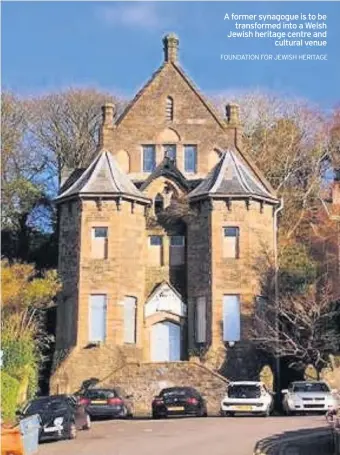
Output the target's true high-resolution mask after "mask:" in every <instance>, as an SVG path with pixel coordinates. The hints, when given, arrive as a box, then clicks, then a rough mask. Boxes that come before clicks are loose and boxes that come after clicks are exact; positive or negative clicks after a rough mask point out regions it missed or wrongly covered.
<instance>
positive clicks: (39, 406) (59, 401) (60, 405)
mask: <svg viewBox="0 0 340 455" xmlns="http://www.w3.org/2000/svg"><path fill="white" fill-rule="evenodd" d="M67 405H68V403H67V400H66V399H65V398H56V399H51V398H40V399H37V400H33V401H31V402H30V403H28V405H27V407H26V408H25V409H24V414H34V413H36V412H37V413H39V412H46V411H58V410H61V409H65V408H67Z"/></svg>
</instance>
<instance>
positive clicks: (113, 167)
mask: <svg viewBox="0 0 340 455" xmlns="http://www.w3.org/2000/svg"><path fill="white" fill-rule="evenodd" d="M73 196H106V197H110V196H118V197H119V196H121V197H125V198H128V199H132V200H136V201H140V202H143V203H145V204H148V203H149V202H150V200H149V199H148V198H146V197H145V196H144V195H143V194H142V193H141V192H140V191H139V190H138V189H137V188H136V187H135V185H134V184H133V183H132V181H131V180H130V178H129V177H128V176H127V175H126V174H124V172H123V171H122V170H121V169H120V167H119V165H118V163H117V161H116V160H115V159H114V157H113V156H112V154H111V153H110V152H107V151H106V150H102V151H100V152H99V154H98V156H97V157H96V158H95V159H94V160H93V161H92V163H91V164H90V165H89V167H88V168H87V169H86V170H85V171H84V172H83V173H82V174H81V175H80V176H79V178H78V179H77V180H75V181H74V182H73V184H72V185H70V186H68V187H67V188H66V189H64V190H63V191H62V192H61V194H60V195H59V196H58V197H57V198H56V202H60V201H61V200H64V199H66V198H70V197H73Z"/></svg>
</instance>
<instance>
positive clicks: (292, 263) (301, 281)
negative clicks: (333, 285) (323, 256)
mask: <svg viewBox="0 0 340 455" xmlns="http://www.w3.org/2000/svg"><path fill="white" fill-rule="evenodd" d="M279 263H280V269H279V270H280V273H279V280H280V291H281V293H285V294H288V293H289V294H291V293H293V292H297V293H301V292H304V291H305V289H306V287H307V286H308V285H310V284H312V283H313V282H314V281H315V280H316V277H317V264H316V262H315V261H314V260H313V259H312V258H311V256H310V254H309V251H308V249H307V247H306V246H305V245H302V244H300V243H291V244H289V245H286V246H285V247H283V248H281V251H280V257H279Z"/></svg>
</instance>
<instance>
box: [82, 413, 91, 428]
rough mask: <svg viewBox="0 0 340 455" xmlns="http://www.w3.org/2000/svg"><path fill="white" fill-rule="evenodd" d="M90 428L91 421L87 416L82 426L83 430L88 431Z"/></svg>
mask: <svg viewBox="0 0 340 455" xmlns="http://www.w3.org/2000/svg"><path fill="white" fill-rule="evenodd" d="M90 428H91V419H90V416H89V415H88V414H87V416H86V422H85V424H84V425H83V430H89V429H90Z"/></svg>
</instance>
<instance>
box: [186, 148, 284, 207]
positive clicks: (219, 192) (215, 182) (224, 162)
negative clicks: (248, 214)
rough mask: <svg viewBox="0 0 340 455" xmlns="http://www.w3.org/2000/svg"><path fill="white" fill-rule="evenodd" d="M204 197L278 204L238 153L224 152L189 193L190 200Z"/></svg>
mask: <svg viewBox="0 0 340 455" xmlns="http://www.w3.org/2000/svg"><path fill="white" fill-rule="evenodd" d="M204 196H210V197H214V196H215V197H216V196H225V197H228V196H230V197H255V198H259V199H264V200H269V201H272V202H278V199H277V198H276V196H275V195H273V194H272V192H271V191H269V190H268V189H267V188H266V187H265V186H264V185H263V183H262V182H261V180H260V179H259V178H258V177H256V176H255V175H254V174H253V173H252V172H251V171H250V170H249V168H248V166H247V165H246V164H245V163H244V162H243V160H241V159H240V158H239V157H238V156H237V155H236V153H234V152H233V151H231V150H228V151H226V152H224V154H223V156H222V158H221V160H220V161H219V163H218V164H217V165H216V166H215V167H214V168H213V169H212V170H211V171H210V172H209V174H208V175H207V177H206V178H205V179H204V180H203V181H202V182H201V183H200V184H199V185H198V186H197V187H196V188H195V189H194V190H193V191H191V192H190V193H189V197H190V199H200V198H202V197H204Z"/></svg>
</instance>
